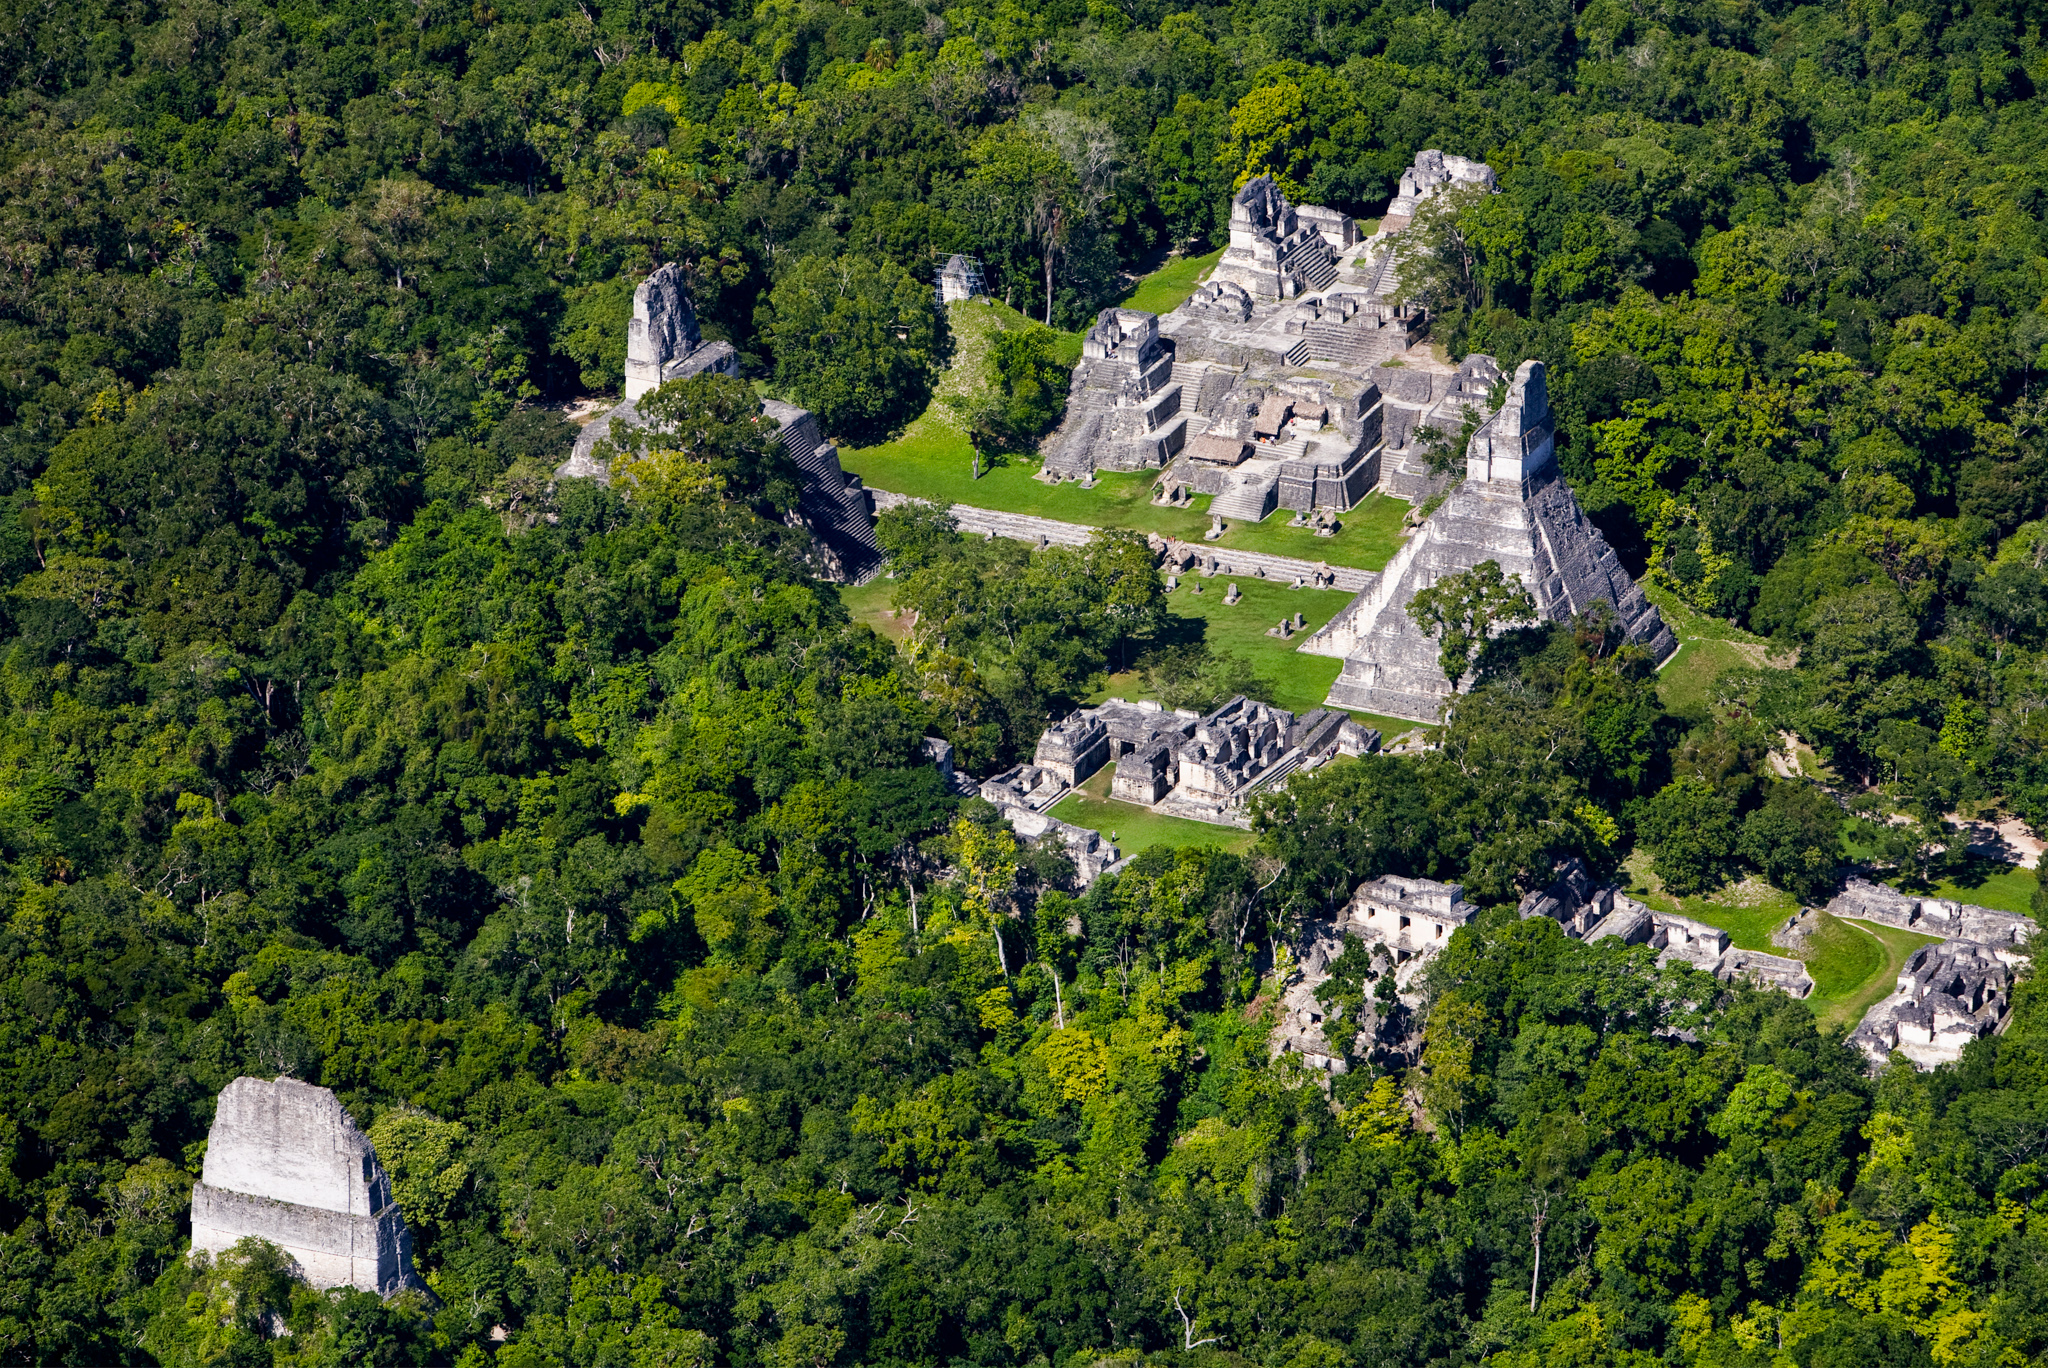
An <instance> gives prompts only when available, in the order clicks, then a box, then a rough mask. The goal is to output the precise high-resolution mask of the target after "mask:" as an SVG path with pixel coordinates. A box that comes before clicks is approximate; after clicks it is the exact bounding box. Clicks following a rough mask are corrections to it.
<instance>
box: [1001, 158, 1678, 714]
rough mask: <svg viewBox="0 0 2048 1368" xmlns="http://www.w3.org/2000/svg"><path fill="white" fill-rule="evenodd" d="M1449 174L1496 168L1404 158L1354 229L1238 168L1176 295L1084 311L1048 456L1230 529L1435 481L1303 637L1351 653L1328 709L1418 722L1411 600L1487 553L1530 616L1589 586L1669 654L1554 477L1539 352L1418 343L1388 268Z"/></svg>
mask: <svg viewBox="0 0 2048 1368" xmlns="http://www.w3.org/2000/svg"><path fill="white" fill-rule="evenodd" d="M1460 187H1469V188H1470V189H1472V190H1473V191H1475V192H1478V193H1490V192H1491V191H1492V190H1493V188H1494V176H1493V172H1492V171H1491V169H1489V168H1488V167H1486V166H1485V165H1484V164H1482V163H1479V162H1474V161H1470V160H1467V159H1465V158H1462V157H1457V156H1450V155H1446V154H1444V153H1441V152H1438V151H1434V150H1431V151H1425V152H1422V153H1420V154H1418V155H1417V157H1416V159H1415V163H1414V165H1413V166H1411V167H1409V168H1408V170H1407V171H1405V172H1404V173H1403V174H1402V177H1401V193H1400V194H1399V196H1397V197H1396V199H1395V200H1394V202H1393V204H1392V205H1391V206H1390V208H1389V210H1388V213H1387V216H1386V217H1385V218H1383V219H1382V220H1381V225H1380V229H1379V231H1378V232H1376V233H1374V234H1373V235H1372V236H1370V237H1364V236H1361V234H1360V233H1359V231H1358V227H1357V225H1356V224H1355V223H1353V222H1352V221H1351V220H1350V219H1348V218H1346V217H1345V216H1344V215H1343V214H1341V213H1338V212H1336V211H1334V210H1329V209H1323V208H1318V207H1316V206H1313V205H1294V204H1291V203H1290V202H1289V201H1288V199H1287V197H1286V196H1285V195H1284V194H1283V193H1282V192H1281V191H1280V189H1279V187H1278V186H1277V185H1276V184H1274V182H1273V181H1272V180H1271V179H1270V178H1267V177H1263V176H1262V177H1259V178H1257V179H1254V180H1252V181H1250V182H1248V183H1247V184H1246V185H1245V186H1244V188H1243V189H1242V190H1240V191H1239V192H1238V193H1237V195H1236V196H1235V197H1234V198H1233V199H1232V201H1231V210H1230V245H1229V246H1228V247H1227V248H1226V249H1225V250H1224V252H1223V255H1222V257H1221V259H1220V260H1219V261H1218V262H1217V264H1216V267H1215V269H1214V271H1213V272H1212V273H1211V275H1210V278H1209V280H1208V281H1207V282H1206V283H1204V284H1203V285H1202V286H1201V288H1199V289H1197V290H1196V291H1195V292H1194V294H1193V295H1192V296H1191V297H1190V298H1189V299H1188V300H1187V301H1186V302H1185V303H1184V304H1182V305H1181V306H1180V307H1179V308H1177V309H1175V310H1174V311H1173V312H1172V313H1170V314H1168V315H1167V316H1166V317H1164V318H1154V317H1153V316H1152V315H1150V314H1144V313H1139V312H1137V311H1134V310H1130V309H1106V310H1104V311H1103V312H1102V313H1101V314H1100V315H1099V316H1098V317H1097V319H1096V322H1095V326H1094V327H1093V328H1091V329H1090V330H1089V333H1088V336H1087V338H1086V340H1085V341H1084V345H1083V360H1082V362H1081V364H1080V365H1079V366H1078V367H1076V369H1075V371H1074V375H1073V380H1072V388H1071V391H1070V394H1069V398H1068V408H1067V415H1066V418H1065V420H1064V422H1063V423H1062V425H1061V427H1060V430H1059V431H1058V432H1057V433H1055V434H1054V435H1053V436H1052V437H1050V438H1048V439H1047V441H1046V444H1045V446H1044V451H1045V462H1044V468H1043V470H1042V472H1041V478H1044V479H1047V480H1051V481H1055V482H1057V481H1060V480H1066V479H1075V480H1082V481H1087V480H1090V479H1092V477H1093V474H1094V472H1095V471H1097V470H1118V471H1141V470H1155V469H1156V470H1158V471H1159V475H1158V477H1157V479H1156V480H1155V482H1154V484H1155V495H1156V498H1157V499H1158V501H1160V502H1163V503H1171V504H1177V505H1178V504H1185V503H1187V502H1188V501H1189V500H1190V499H1193V498H1195V497H1197V496H1202V495H1206V496H1208V497H1209V506H1208V511H1209V513H1210V515H1211V516H1212V518H1214V519H1215V520H1217V522H1218V523H1219V524H1222V525H1224V526H1228V525H1231V524H1242V523H1252V522H1259V521H1262V520H1263V519H1266V518H1268V517H1272V516H1274V515H1276V514H1278V513H1280V512H1282V511H1283V510H1285V511H1291V512H1292V513H1293V514H1294V515H1295V518H1296V521H1297V523H1310V524H1314V525H1315V526H1316V527H1317V528H1318V530H1319V531H1320V532H1323V533H1326V534H1327V533H1328V532H1329V531H1331V528H1330V527H1329V524H1328V519H1329V518H1330V517H1331V516H1333V515H1337V514H1341V513H1343V512H1345V511H1347V510H1349V509H1351V508H1352V507H1354V506H1355V505H1356V504H1357V503H1358V501H1359V500H1360V499H1362V498H1364V497H1365V496H1366V495H1367V494H1369V493H1371V492H1372V491H1373V490H1375V489H1378V490H1382V491H1385V492H1386V493H1388V494H1391V495H1393V496H1395V497H1398V498H1401V499H1405V500H1407V501H1408V502H1410V503H1411V504H1414V505H1417V506H1418V508H1419V507H1421V506H1422V505H1425V504H1427V503H1430V502H1432V501H1435V500H1438V499H1439V498H1441V503H1440V504H1439V506H1437V507H1436V508H1435V509H1434V511H1433V512H1432V513H1431V515H1430V517H1429V518H1428V519H1427V520H1426V521H1424V522H1423V524H1422V527H1421V529H1420V530H1419V531H1418V532H1417V533H1416V534H1415V535H1414V536H1413V537H1411V538H1410V539H1409V541H1408V543H1407V544H1406V545H1405V546H1404V547H1403V548H1402V550H1401V552H1400V553H1399V554H1398V555H1397V556H1396V557H1395V559H1394V561H1393V562H1392V563H1391V564H1390V565H1388V566H1387V568H1386V569H1385V571H1384V572H1382V573H1380V574H1379V575H1377V576H1375V577H1374V579H1373V580H1372V582H1371V583H1369V584H1368V585H1367V586H1366V587H1365V588H1364V589H1363V590H1362V591H1360V593H1359V595H1358V597H1357V598H1356V599H1354V600H1353V602H1352V603H1351V604H1350V605H1349V606H1347V607H1346V608H1345V610H1344V611H1343V612H1342V613H1340V614H1339V615H1338V616H1337V618H1336V619H1335V620H1333V621H1332V622H1330V623H1328V624H1327V625H1326V626H1324V627H1323V628H1322V629H1321V630H1319V631H1317V632H1316V633H1314V634H1313V635H1311V636H1310V637H1308V638H1307V639H1306V640H1305V642H1304V644H1303V645H1302V647H1301V649H1302V650H1304V651H1308V652H1311V653H1314V654H1321V655H1330V656H1336V657H1339V658H1341V659H1343V660H1344V662H1345V664H1344V668H1343V670H1342V671H1341V673H1340V674H1339V676H1338V679H1337V682H1336V684H1335V685H1334V686H1333V687H1332V689H1331V691H1330V695H1329V699H1328V702H1329V705H1330V706H1331V707H1341V708H1350V709H1357V710H1360V711H1367V712H1375V713H1382V714H1386V715H1389V716H1394V717H1403V718H1410V719H1413V720H1416V721H1433V720H1435V719H1436V717H1437V715H1438V712H1439V710H1440V708H1441V706H1442V704H1443V702H1444V700H1445V699H1446V698H1448V697H1449V695H1450V693H1451V682H1450V681H1449V680H1447V679H1445V678H1444V675H1443V671H1442V670H1441V668H1440V667H1439V665H1438V652H1437V648H1436V643H1435V642H1434V641H1432V640H1430V639H1429V638H1428V637H1427V636H1425V635H1424V634H1423V633H1422V631H1421V630H1420V629H1419V628H1417V627H1416V626H1415V625H1414V623H1413V622H1412V621H1411V620H1410V619H1409V617H1408V614H1407V607H1408V603H1409V601H1410V600H1411V599H1412V598H1413V597H1414V596H1415V593H1416V592H1417V591H1418V590H1420V589H1423V588H1426V587H1427V586H1429V585H1431V584H1434V583H1435V582H1436V581H1437V580H1438V579H1440V578H1442V577H1443V576H1445V575H1447V574H1452V573H1457V572H1460V571H1465V570H1469V569H1471V568H1472V567H1474V566H1476V565H1478V564H1479V563H1480V562H1482V561H1487V560H1492V561H1496V562H1498V563H1499V564H1500V566H1501V568H1502V569H1503V570H1505V571H1507V572H1508V573H1510V574H1514V575H1517V576H1519V577H1520V578H1521V579H1522V582H1523V583H1524V584H1525V585H1526V586H1527V587H1528V589H1529V591H1530V593H1531V594H1532V596H1533V597H1534V598H1535V600H1536V605H1537V610H1538V612H1539V614H1540V615H1541V617H1542V618H1544V619H1545V620H1558V619H1563V618H1568V617H1571V616H1573V615H1576V614H1579V613H1583V612H1586V611H1587V610H1589V609H1591V608H1592V607H1593V606H1594V605H1595V604H1597V603H1603V602H1604V603H1606V604H1607V605H1608V606H1609V607H1611V608H1612V609H1613V610H1614V611H1615V614H1616V616H1617V618H1618V619H1619V621H1620V624H1621V626H1622V628H1623V629H1624V631H1625V632H1626V634H1627V636H1628V639H1629V640H1630V641H1632V642H1634V643H1636V644H1638V645H1640V646H1642V647H1644V648H1645V649H1647V650H1648V651H1649V652H1650V653H1651V654H1652V655H1653V656H1654V657H1655V658H1656V659H1658V660H1660V661H1661V660H1664V659H1666V658H1667V657H1669V656H1670V654H1671V653H1672V652H1673V651H1674V650H1676V649H1677V639H1676V638H1675V637H1674V636H1673V635H1672V634H1671V632H1670V631H1669V629H1668V628H1666V627H1665V625H1664V623H1663V621H1662V619H1661V618H1660V617H1659V616H1658V614H1657V611H1656V609H1655V608H1654V607H1652V606H1651V605H1650V603H1649V602H1648V600H1647V599H1645V598H1644V597H1643V595H1642V593H1641V591H1640V590H1638V589H1637V588H1636V587H1635V585H1634V584H1633V583H1632V582H1631V580H1630V578H1629V576H1628V574H1627V572H1626V570H1625V569H1624V568H1623V567H1622V565H1621V564H1620V562H1619V561H1618V560H1617V559H1616V557H1615V555H1614V553H1613V551H1612V549H1611V548H1609V547H1608V545H1607V544H1606V542H1605V540H1604V539H1603V538H1602V537H1601V535H1600V532H1599V530H1598V529H1597V528H1596V527H1594V525H1593V524H1592V523H1591V522H1590V521H1589V520H1588V519H1587V518H1586V516H1585V513H1584V511H1583V510H1582V509H1581V508H1580V507H1579V504H1578V501H1577V499H1576V498H1574V497H1573V495H1572V492H1571V489H1570V488H1569V486H1567V485H1566V484H1565V482H1564V480H1563V478H1562V476H1561V475H1560V474H1559V472H1558V469H1557V461H1556V453H1555V449H1554V447H1555V441H1554V428H1555V424H1554V421H1553V420H1552V417H1551V414H1550V400H1549V393H1548V387H1547V385H1546V382H1545V381H1546V377H1545V375H1544V372H1543V367H1542V365H1541V364H1540V363H1535V362H1525V363H1524V364H1523V365H1522V366H1521V367H1520V368H1519V369H1518V370H1517V371H1516V373H1515V374H1514V375H1513V376H1512V377H1509V376H1505V375H1503V374H1502V372H1501V369H1500V367H1499V366H1498V365H1497V364H1495V362H1494V360H1493V358H1491V357H1487V356H1478V355H1475V356H1468V357H1466V358H1465V360H1464V361H1463V362H1461V363H1459V364H1458V365H1457V366H1455V367H1453V366H1448V365H1445V364H1444V363H1442V362H1440V361H1437V360H1436V359H1435V358H1434V357H1433V356H1432V355H1431V354H1430V353H1429V351H1428V349H1427V348H1426V347H1422V346H1418V345H1416V344H1417V341H1418V339H1419V338H1420V337H1421V336H1422V333H1423V330H1424V328H1425V326H1426V324H1427V322H1428V309H1427V303H1426V301H1424V300H1418V299H1413V298H1409V297H1407V294H1406V291H1405V289H1404V287H1403V285H1402V284H1401V279H1400V277H1401V271H1400V269H1399V264H1400V263H1399V257H1400V251H1399V250H1397V249H1398V248H1399V247H1400V246H1401V232H1402V230H1403V229H1405V228H1406V227H1407V226H1408V224H1409V222H1410V221H1411V219H1412V217H1413V215H1414V213H1415V211H1416V209H1417V208H1418V207H1419V206H1420V205H1422V204H1424V203H1426V202H1427V201H1428V200H1429V199H1430V198H1432V197H1433V196H1436V195H1439V194H1442V193H1444V192H1446V191H1447V190H1452V189H1455V188H1460ZM1468 428H1469V429H1470V430H1469V432H1468ZM1432 448H1434V449H1435V451H1436V453H1438V455H1437V459H1436V460H1435V461H1434V462H1432V460H1431V456H1432ZM1433 463H1434V464H1435V465H1437V466H1438V467H1439V468H1438V469H1436V470H1432V469H1431V468H1430V467H1431V465H1432V464H1433ZM1445 466H1448V467H1449V468H1448V469H1445V468H1443V467H1445Z"/></svg>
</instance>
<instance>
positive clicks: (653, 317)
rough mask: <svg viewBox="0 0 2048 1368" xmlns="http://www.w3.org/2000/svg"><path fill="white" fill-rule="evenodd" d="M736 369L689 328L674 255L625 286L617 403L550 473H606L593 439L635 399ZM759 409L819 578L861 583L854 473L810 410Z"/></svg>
mask: <svg viewBox="0 0 2048 1368" xmlns="http://www.w3.org/2000/svg"><path fill="white" fill-rule="evenodd" d="M707 373H710V374H716V375H729V376H734V377H737V376H738V375H739V373H740V369H739V356H738V354H737V353H736V352H735V351H734V350H733V347H732V343H730V342H706V341H705V340H704V339H703V336H702V334H701V333H700V332H699V331H698V327H697V311H696V309H695V307H694V306H693V305H692V304H691V303H690V295H689V291H688V290H687V289H686V288H685V285H684V281H683V273H682V269H681V268H680V267H678V266H677V265H676V264H675V263H674V262H670V263H669V264H668V265H666V266H663V267H661V268H660V269H658V270H656V271H655V272H654V273H653V274H652V275H650V276H648V277H647V279H645V280H643V281H641V282H640V284H639V285H638V286H637V287H635V289H634V291H633V321H632V323H631V324H630V325H629V328H628V332H627V334H626V397H625V400H624V402H622V403H620V404H618V405H617V406H615V407H614V408H612V409H611V410H610V411H609V412H607V413H604V414H602V415H600V416H599V417H598V418H596V419H594V420H593V421H591V422H590V423H587V424H585V425H584V428H583V431H582V432H580V433H578V434H577V437H576V445H575V447H574V448H573V449H572V450H571V451H570V453H569V459H568V460H567V461H564V462H563V463H562V465H561V467H560V469H558V470H557V471H556V472H555V474H556V476H557V478H576V477H582V478H585V479H595V480H601V481H605V482H607V483H609V482H610V480H611V464H610V462H609V460H607V459H605V458H604V457H603V455H602V454H601V452H600V444H601V443H605V442H611V443H618V442H619V441H621V440H622V439H624V438H625V437H626V436H627V434H628V433H629V432H631V431H632V430H634V429H640V428H645V427H646V426H647V425H648V421H649V420H648V418H647V416H646V415H645V414H643V413H642V412H641V410H640V401H641V400H642V399H644V398H646V397H647V396H648V395H649V394H652V393H653V392H654V391H655V390H657V389H659V388H661V386H663V385H665V384H667V383H668V382H669V381H671V380H683V379H687V378H689V377H690V376H693V375H704V374H707ZM762 409H763V411H764V412H766V413H767V415H768V416H769V417H770V418H773V419H774V420H775V422H776V423H777V424H778V425H779V426H780V427H781V429H782V445H783V447H784V449H785V450H787V451H788V452H789V456H790V459H791V460H792V461H794V462H795V463H796V467H797V470H798V472H799V473H800V474H801V476H802V479H801V481H800V483H799V485H798V509H797V513H796V515H795V516H794V518H793V519H792V521H794V522H799V523H801V524H802V525H803V526H804V527H805V528H806V529H807V530H808V531H809V532H810V534H811V541H812V547H813V551H814V559H815V562H816V567H817V569H818V571H819V573H820V574H821V575H822V576H824V577H825V578H827V579H833V580H838V581H841V582H844V583H856V584H857V583H861V582H863V581H865V580H868V579H871V578H873V577H874V575H875V573H876V572H877V571H878V570H880V569H881V565H882V554H881V550H880V548H879V547H877V546H876V544H875V515H874V507H873V505H872V503H871V502H870V501H869V498H868V492H867V491H866V490H865V489H863V488H862V487H861V482H860V477H859V476H856V475H848V474H847V473H846V472H845V471H844V470H842V469H840V466H839V448H838V447H836V446H834V445H832V444H831V443H830V442H828V441H826V440H825V439H824V437H823V436H822V435H821V434H820V433H819V431H818V423H817V420H816V419H815V418H813V417H812V416H811V415H810V413H809V412H808V411H806V410H804V409H800V408H797V407H796V406H795V405H793V404H784V403H778V402H776V401H774V400H770V401H768V402H767V403H765V404H763V405H762Z"/></svg>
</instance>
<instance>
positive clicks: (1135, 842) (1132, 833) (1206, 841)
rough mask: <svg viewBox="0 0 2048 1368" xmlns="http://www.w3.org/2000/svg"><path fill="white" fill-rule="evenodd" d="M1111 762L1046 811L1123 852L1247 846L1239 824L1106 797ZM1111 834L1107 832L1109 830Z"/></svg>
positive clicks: (1112, 768) (1247, 836)
mask: <svg viewBox="0 0 2048 1368" xmlns="http://www.w3.org/2000/svg"><path fill="white" fill-rule="evenodd" d="M1115 771H1116V766H1115V765H1104V766H1103V767H1102V768H1101V769H1099V770H1097V771H1096V772H1095V773H1094V774H1093V775H1091V776H1090V777H1089V779H1088V782H1086V783H1085V784H1082V785H1081V786H1080V787H1079V788H1078V789H1076V790H1075V791H1074V792H1072V793H1070V794H1068V795H1067V796H1066V797H1064V798H1062V799H1060V800H1059V801H1058V802H1057V803H1054V804H1053V805H1052V808H1051V809H1050V815H1052V816H1054V817H1057V818H1058V819H1059V820H1060V821H1062V822H1071V823H1073V824H1074V825H1075V826H1080V827H1090V828H1092V829H1094V830H1096V831H1099V832H1101V833H1102V834H1103V835H1104V836H1105V837H1109V838H1110V839H1111V840H1112V841H1114V842H1115V843H1116V847H1117V849H1118V850H1119V851H1120V852H1121V853H1123V854H1125V855H1135V854H1137V853H1138V852H1139V851H1141V850H1144V849H1145V848H1146V847H1147V846H1155V845H1170V846H1209V847H1212V848H1214V849H1217V850H1230V851H1244V850H1249V849H1251V844H1252V834H1251V833H1250V832H1249V831H1245V830H1243V829H1241V828H1239V827H1226V826H1211V825H1209V824H1208V823H1207V822H1190V821H1188V820H1187V819H1186V818H1184V817H1167V816H1163V815H1161V814H1159V813H1156V812H1154V811H1152V810H1151V809H1150V808H1142V807H1139V806H1137V805H1136V804H1134V803H1120V802H1118V801H1117V800H1115V799H1114V798H1111V797H1109V796H1108V795H1109V781H1110V778H1111V776H1112V775H1113V774H1114V773H1115ZM1112 832H1114V833H1115V835H1114V836H1111V834H1110V833H1112Z"/></svg>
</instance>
